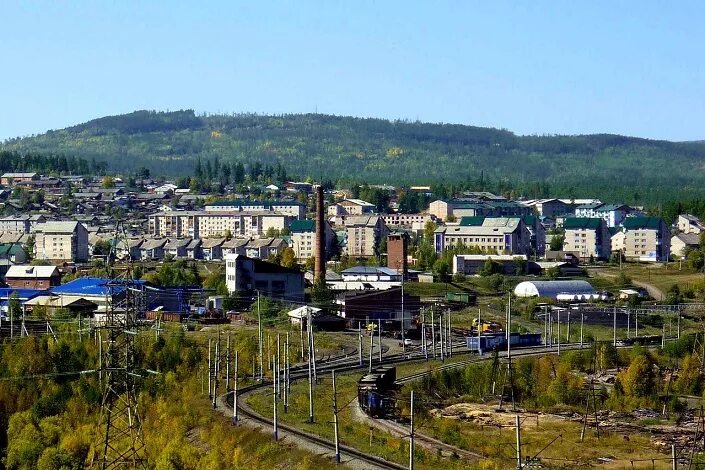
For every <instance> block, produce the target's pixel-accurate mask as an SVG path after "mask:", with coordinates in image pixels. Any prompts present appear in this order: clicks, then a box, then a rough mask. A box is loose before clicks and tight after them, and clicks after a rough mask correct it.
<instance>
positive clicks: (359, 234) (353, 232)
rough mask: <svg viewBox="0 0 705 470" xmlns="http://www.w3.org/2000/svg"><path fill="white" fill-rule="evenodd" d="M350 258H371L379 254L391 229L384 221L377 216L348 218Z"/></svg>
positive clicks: (346, 228) (346, 222) (347, 251)
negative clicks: (382, 241) (381, 245)
mask: <svg viewBox="0 0 705 470" xmlns="http://www.w3.org/2000/svg"><path fill="white" fill-rule="evenodd" d="M345 232H346V234H347V245H346V246H345V252H346V253H347V254H348V255H349V256H356V257H357V256H359V257H371V256H376V255H378V254H379V244H380V241H381V240H382V237H386V236H387V233H388V232H389V229H388V228H387V226H386V225H385V223H384V220H383V219H382V218H381V217H379V216H376V215H373V216H356V217H348V218H347V219H346V220H345Z"/></svg>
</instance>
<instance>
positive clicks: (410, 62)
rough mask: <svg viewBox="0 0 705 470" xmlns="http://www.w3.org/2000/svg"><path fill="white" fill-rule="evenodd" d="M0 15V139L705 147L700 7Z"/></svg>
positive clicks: (327, 2) (97, 10)
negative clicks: (348, 119) (133, 128)
mask: <svg viewBox="0 0 705 470" xmlns="http://www.w3.org/2000/svg"><path fill="white" fill-rule="evenodd" d="M264 3H266V4H264ZM0 18H2V21H1V22H0V23H1V24H0V60H1V61H2V67H0V68H1V69H2V71H1V72H0V139H5V138H8V137H14V136H21V135H29V134H33V133H40V132H44V131H46V130H47V129H58V128H61V127H66V126H68V125H72V124H77V123H80V122H84V121H87V120H89V119H92V118H96V117H100V116H104V115H109V114H118V113H124V112H130V111H133V110H135V109H158V110H166V109H180V108H193V109H195V110H196V111H197V112H212V113H216V112H224V113H231V112H261V113H301V112H314V111H316V110H317V111H318V112H321V113H332V114H340V115H354V116H373V117H383V118H390V119H396V118H402V119H411V120H415V119H419V120H422V121H431V122H453V123H463V124H472V125H480V126H492V127H500V128H506V129H509V130H512V131H514V132H516V133H518V134H554V133H555V134H578V133H594V132H610V133H620V134H627V135H635V136H641V137H650V138H659V139H661V138H662V139H670V140H696V139H705V127H703V123H704V122H705V119H704V118H705V60H704V59H705V28H704V27H703V26H702V25H703V20H704V19H705V4H703V3H702V2H697V1H693V2H688V1H679V2H672V3H671V2H656V1H644V0H642V1H626V0H625V1H618V2H614V1H571V2H565V1H563V2H559V1H554V2H543V1H519V0H517V1H513V2H501V1H497V2H495V1H485V2H473V1H426V2H412V1H409V0H407V1H399V2H395V1H381V0H380V1H339V0H338V1H335V0H321V1H317V2H312V1H304V0H296V1H287V2H285V1H281V2H274V1H272V2H247V3H245V2H236V1H222V2H220V1H210V2H209V1H203V2H193V1H192V2H179V1H169V2H167V1H157V0H152V1H139V2H138V1H127V0H112V1H108V0H105V1H102V0H94V1H79V0H74V1H71V2H55V1H51V2H49V1H46V2H41V1H32V2H28V1H19V0H17V1H15V0H3V1H2V3H0Z"/></svg>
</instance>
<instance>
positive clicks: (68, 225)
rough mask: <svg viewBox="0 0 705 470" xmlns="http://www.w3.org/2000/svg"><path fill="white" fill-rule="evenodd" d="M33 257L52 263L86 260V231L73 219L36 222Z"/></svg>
mask: <svg viewBox="0 0 705 470" xmlns="http://www.w3.org/2000/svg"><path fill="white" fill-rule="evenodd" d="M34 251H35V258H37V259H43V260H48V261H51V262H54V263H59V262H74V263H81V262H86V261H88V231H87V230H86V227H84V226H83V224H81V223H79V222H75V221H66V222H45V223H43V224H37V226H36V228H35V242H34Z"/></svg>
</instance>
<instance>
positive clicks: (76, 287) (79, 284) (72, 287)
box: [51, 277, 145, 296]
mask: <svg viewBox="0 0 705 470" xmlns="http://www.w3.org/2000/svg"><path fill="white" fill-rule="evenodd" d="M111 282H112V280H111V279H104V278H99V277H82V278H79V279H74V280H73V281H71V282H68V283H66V284H63V285H61V286H56V287H52V288H51V292H52V293H54V294H68V295H93V296H95V295H108V294H110V292H111V290H112V292H113V293H114V294H118V293H121V292H123V291H124V290H125V288H126V286H128V285H130V284H134V285H142V284H144V283H145V281H142V280H135V281H114V283H113V285H109V284H110V283H111Z"/></svg>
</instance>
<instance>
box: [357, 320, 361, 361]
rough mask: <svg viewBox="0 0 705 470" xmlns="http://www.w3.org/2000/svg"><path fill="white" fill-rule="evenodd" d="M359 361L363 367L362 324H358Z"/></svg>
mask: <svg viewBox="0 0 705 470" xmlns="http://www.w3.org/2000/svg"><path fill="white" fill-rule="evenodd" d="M357 359H358V363H359V365H360V367H362V327H361V326H360V322H359V321H358V322H357Z"/></svg>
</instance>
